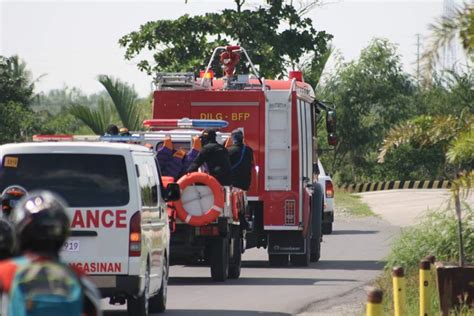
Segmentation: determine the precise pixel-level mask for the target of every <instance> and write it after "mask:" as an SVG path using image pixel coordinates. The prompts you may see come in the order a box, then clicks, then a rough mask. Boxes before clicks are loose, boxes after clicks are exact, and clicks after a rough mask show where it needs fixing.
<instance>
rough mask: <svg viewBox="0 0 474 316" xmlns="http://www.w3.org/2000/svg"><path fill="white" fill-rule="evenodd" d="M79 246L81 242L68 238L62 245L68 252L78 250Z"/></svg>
mask: <svg viewBox="0 0 474 316" xmlns="http://www.w3.org/2000/svg"><path fill="white" fill-rule="evenodd" d="M80 248H81V242H80V241H79V240H68V241H66V242H65V243H64V246H63V250H64V251H69V252H78V251H79V249H80Z"/></svg>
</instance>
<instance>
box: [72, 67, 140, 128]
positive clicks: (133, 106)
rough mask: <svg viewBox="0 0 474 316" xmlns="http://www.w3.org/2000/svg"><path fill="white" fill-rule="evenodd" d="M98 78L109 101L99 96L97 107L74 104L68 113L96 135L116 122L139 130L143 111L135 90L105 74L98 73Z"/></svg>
mask: <svg viewBox="0 0 474 316" xmlns="http://www.w3.org/2000/svg"><path fill="white" fill-rule="evenodd" d="M98 80H99V82H100V83H101V84H102V85H103V86H104V88H105V90H106V91H107V94H108V96H109V97H110V100H111V102H110V103H109V102H108V100H106V99H105V98H101V99H99V106H98V108H97V109H95V108H94V107H92V106H90V105H83V104H75V105H72V106H71V107H70V113H71V114H72V115H73V116H74V117H76V118H77V119H79V120H80V121H82V122H83V123H84V124H85V125H86V126H88V127H89V128H90V129H91V130H92V131H93V132H94V133H95V134H97V135H101V134H104V132H105V131H106V129H107V126H108V125H109V124H112V123H117V122H120V123H119V124H121V125H122V126H124V127H127V128H128V129H129V130H132V131H136V130H140V129H141V128H142V121H143V118H144V114H145V111H144V107H143V105H140V104H141V102H140V100H139V99H138V96H137V93H136V92H135V90H134V89H133V88H132V87H130V86H129V85H128V84H126V83H124V82H122V81H121V80H119V79H114V78H112V77H110V76H107V75H100V76H99V77H98Z"/></svg>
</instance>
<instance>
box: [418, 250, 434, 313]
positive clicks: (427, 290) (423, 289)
mask: <svg viewBox="0 0 474 316" xmlns="http://www.w3.org/2000/svg"><path fill="white" fill-rule="evenodd" d="M430 269H431V262H430V261H429V260H427V259H423V260H421V261H420V316H431V315H432V314H431V308H430V306H431V305H430V303H431V293H432V291H431V288H432V286H433V285H432V284H431V283H432V282H431V271H430Z"/></svg>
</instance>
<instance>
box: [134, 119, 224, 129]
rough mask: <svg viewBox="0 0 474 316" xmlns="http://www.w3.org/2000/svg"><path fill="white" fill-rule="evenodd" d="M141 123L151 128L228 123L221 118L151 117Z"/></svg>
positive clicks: (220, 125) (193, 126) (219, 126)
mask: <svg viewBox="0 0 474 316" xmlns="http://www.w3.org/2000/svg"><path fill="white" fill-rule="evenodd" d="M143 125H144V126H147V127H149V128H151V129H154V130H156V129H159V128H162V129H171V128H224V127H227V126H228V125H229V123H228V122H227V121H223V120H198V119H192V120H191V119H188V118H183V119H151V120H145V121H143Z"/></svg>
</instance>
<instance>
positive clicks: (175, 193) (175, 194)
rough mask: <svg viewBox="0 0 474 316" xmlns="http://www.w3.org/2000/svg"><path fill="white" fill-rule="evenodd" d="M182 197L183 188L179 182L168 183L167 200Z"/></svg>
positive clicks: (175, 199)
mask: <svg viewBox="0 0 474 316" xmlns="http://www.w3.org/2000/svg"><path fill="white" fill-rule="evenodd" d="M180 198H181V189H180V188H179V185H178V184H177V183H168V185H167V186H166V196H165V197H164V199H165V201H166V202H168V201H177V200H179V199H180Z"/></svg>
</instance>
